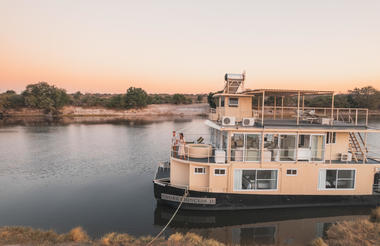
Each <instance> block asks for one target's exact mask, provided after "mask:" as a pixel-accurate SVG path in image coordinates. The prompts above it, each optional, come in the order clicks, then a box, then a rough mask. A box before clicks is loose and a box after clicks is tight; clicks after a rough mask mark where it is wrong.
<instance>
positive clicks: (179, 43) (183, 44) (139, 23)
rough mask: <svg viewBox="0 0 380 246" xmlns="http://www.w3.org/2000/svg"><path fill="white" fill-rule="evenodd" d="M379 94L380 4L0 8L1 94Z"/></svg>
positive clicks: (72, 1)
mask: <svg viewBox="0 0 380 246" xmlns="http://www.w3.org/2000/svg"><path fill="white" fill-rule="evenodd" d="M243 70H246V72H247V82H246V87H247V88H252V89H253V88H300V89H334V90H337V91H346V90H348V89H352V88H354V87H361V86H365V85H372V86H374V87H376V88H377V89H380V1H378V0H373V1H372V0H363V1H358V0H315V1H308V0H286V1H284V0H277V1H275V0H265V1H264V0H263V1H253V0H247V1H232V0H231V1H221V0H215V1H206V0H203V1H196V0H192V1H180V0H173V1H164V0H160V1H158V0H156V1H153V0H152V1H145V0H136V1H127V0H120V1H116V0H113V1H112V0H110V1H106V0H103V1H95V0H88V1H84V0H62V1H55V0H45V1H42V0H25V1H21V0H0V92H3V91H5V90H7V89H14V90H16V91H17V92H21V91H22V90H23V89H24V88H25V86H26V85H27V84H30V83H35V82H38V81H46V82H49V83H51V84H54V85H56V86H58V87H61V88H65V89H67V91H68V92H75V91H78V90H79V91H81V92H109V93H121V92H125V91H126V89H127V88H128V87H130V86H135V87H142V88H144V89H145V90H146V91H148V92H149V93H163V92H168V93H175V92H179V93H200V92H210V91H216V90H219V89H221V88H222V87H223V77H224V74H225V73H226V72H234V73H239V72H242V71H243Z"/></svg>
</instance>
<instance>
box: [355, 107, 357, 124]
mask: <svg viewBox="0 0 380 246" xmlns="http://www.w3.org/2000/svg"><path fill="white" fill-rule="evenodd" d="M355 125H358V109H356V112H355Z"/></svg>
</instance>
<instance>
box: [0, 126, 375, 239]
mask: <svg viewBox="0 0 380 246" xmlns="http://www.w3.org/2000/svg"><path fill="white" fill-rule="evenodd" d="M371 124H373V125H377V126H378V127H380V121H379V120H373V121H371ZM173 129H176V130H179V131H183V132H203V133H206V132H207V127H206V126H205V125H204V119H153V120H152V119H150V120H117V121H112V120H111V121H108V120H107V121H99V122H98V123H92V124H89V123H75V120H71V121H62V120H60V121H54V120H53V121H51V120H41V121H37V122H35V121H33V122H29V121H28V120H20V121H12V122H8V121H4V120H3V121H0V226H5V225H7V226H10V225H23V226H31V227H35V228H42V229H53V230H55V231H57V232H67V231H69V230H70V229H71V228H73V227H76V226H82V227H83V228H84V229H85V230H86V231H87V232H88V233H89V234H90V235H91V236H93V237H100V236H102V235H104V234H105V233H108V232H123V233H129V234H131V235H135V236H141V235H147V234H151V235H154V234H156V233H158V232H159V231H160V230H161V228H162V227H163V226H164V225H165V224H166V222H167V221H168V220H169V219H170V217H171V214H172V213H173V210H172V209H170V208H166V207H162V206H157V205H156V202H155V200H154V197H153V184H152V178H153V176H154V174H155V171H156V167H157V163H158V161H163V160H167V159H168V156H169V151H170V147H169V145H170V138H171V132H172V130H173ZM185 137H186V136H185ZM378 139H379V138H378V137H377V138H376V137H375V136H373V135H370V136H369V141H370V143H371V144H372V145H375V146H377V147H379V146H380V140H378ZM369 212H370V208H339V209H337V208H313V209H296V210H294V209H278V210H257V211H242V212H190V211H180V212H179V214H178V215H177V217H176V218H175V219H174V221H173V223H172V224H171V226H170V227H169V229H168V230H167V231H166V232H165V235H166V236H168V235H170V234H171V233H173V232H176V231H179V232H187V231H193V232H196V233H198V234H201V235H202V236H205V237H207V238H214V239H217V240H220V241H222V242H225V243H227V244H231V243H234V244H236V243H240V244H243V245H249V244H252V243H254V242H256V243H260V244H264V245H265V244H277V245H304V244H306V243H307V242H309V241H310V240H312V239H313V238H315V237H317V236H323V235H324V233H325V231H326V229H327V228H328V226H329V225H331V223H334V222H336V221H339V220H345V219H357V218H366V217H367V215H368V214H369Z"/></svg>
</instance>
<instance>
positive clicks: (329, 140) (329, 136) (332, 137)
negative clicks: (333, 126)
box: [326, 132, 336, 144]
mask: <svg viewBox="0 0 380 246" xmlns="http://www.w3.org/2000/svg"><path fill="white" fill-rule="evenodd" d="M326 143H327V144H330V143H331V144H334V143H336V132H332V134H331V132H328V133H327V136H326Z"/></svg>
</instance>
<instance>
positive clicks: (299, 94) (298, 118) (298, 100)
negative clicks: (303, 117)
mask: <svg viewBox="0 0 380 246" xmlns="http://www.w3.org/2000/svg"><path fill="white" fill-rule="evenodd" d="M300 96H301V93H300V92H299V91H298V97H297V125H299V123H300Z"/></svg>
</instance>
